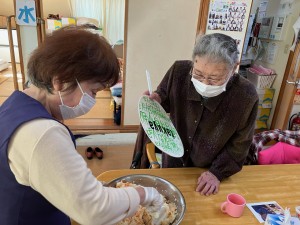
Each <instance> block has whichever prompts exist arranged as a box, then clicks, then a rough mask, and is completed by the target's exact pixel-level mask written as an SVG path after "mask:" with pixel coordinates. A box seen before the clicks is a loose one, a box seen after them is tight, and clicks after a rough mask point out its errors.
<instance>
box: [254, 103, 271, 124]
mask: <svg viewBox="0 0 300 225" xmlns="http://www.w3.org/2000/svg"><path fill="white" fill-rule="evenodd" d="M270 113H271V109H270V108H263V107H262V106H258V111H257V116H256V119H257V120H261V121H267V120H268V119H269V116H270Z"/></svg>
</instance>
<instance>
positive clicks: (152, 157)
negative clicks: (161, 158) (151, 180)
mask: <svg viewBox="0 0 300 225" xmlns="http://www.w3.org/2000/svg"><path fill="white" fill-rule="evenodd" d="M146 153H147V157H148V159H149V162H150V169H159V168H160V163H159V162H158V160H157V157H156V153H155V145H154V144H153V143H152V142H150V143H148V144H147V145H146Z"/></svg>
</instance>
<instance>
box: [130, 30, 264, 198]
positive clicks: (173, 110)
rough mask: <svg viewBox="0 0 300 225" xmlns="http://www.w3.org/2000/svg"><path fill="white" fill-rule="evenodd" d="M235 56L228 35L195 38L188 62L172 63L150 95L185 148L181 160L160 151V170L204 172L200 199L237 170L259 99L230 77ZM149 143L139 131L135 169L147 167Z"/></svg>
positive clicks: (236, 77) (246, 85) (246, 84)
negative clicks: (146, 147) (168, 120)
mask: <svg viewBox="0 0 300 225" xmlns="http://www.w3.org/2000/svg"><path fill="white" fill-rule="evenodd" d="M238 54H239V52H238V49H237V45H236V43H235V40H234V39H232V38H231V37H229V36H227V35H224V34H220V33H215V34H208V35H203V36H200V37H198V39H197V41H196V44H195V47H194V51H193V61H188V60H185V61H176V62H175V63H174V64H173V65H172V67H171V68H170V69H169V70H168V72H167V73H166V75H165V77H164V78H163V80H162V81H161V83H160V84H159V86H158V87H157V90H156V91H155V92H154V93H152V94H151V95H150V98H152V99H154V100H156V101H157V102H159V103H160V104H161V105H162V106H163V108H164V109H165V110H166V112H168V113H170V118H171V120H172V122H173V124H174V126H175V127H176V129H177V131H178V133H179V135H180V137H181V139H182V142H183V145H184V155H183V157H181V158H174V157H171V156H169V155H167V154H164V153H163V154H162V167H206V168H208V170H207V171H206V172H204V173H202V174H201V175H200V176H199V178H198V182H197V185H196V191H198V192H200V193H201V194H202V195H211V194H216V193H217V192H218V190H219V185H220V181H222V180H223V179H225V178H227V177H229V176H231V175H233V174H235V173H237V172H238V171H240V170H241V169H242V166H243V164H244V161H245V159H246V157H247V155H248V150H249V146H250V144H251V141H252V137H253V133H254V127H255V118H256V114H257V106H258V96H257V93H256V90H255V87H254V86H253V85H252V84H251V83H250V82H249V81H248V80H247V79H244V78H243V77H241V76H240V75H239V74H237V73H235V71H236V69H237V66H238V64H239V61H238ZM144 94H147V95H149V92H147V91H146V92H145V93H144ZM149 142H150V140H149V139H148V137H147V135H146V134H145V133H144V131H143V129H142V128H141V127H140V129H139V134H138V137H137V141H136V146H135V151H134V155H136V153H137V152H142V153H144V154H143V156H142V158H141V161H140V164H139V165H138V167H139V168H147V167H149V161H148V159H147V155H146V154H145V146H146V144H147V143H149Z"/></svg>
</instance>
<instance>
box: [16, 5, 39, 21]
mask: <svg viewBox="0 0 300 225" xmlns="http://www.w3.org/2000/svg"><path fill="white" fill-rule="evenodd" d="M33 10H34V8H27V6H24V9H19V11H20V15H19V16H18V19H19V20H20V19H21V18H22V16H23V14H24V13H25V18H24V19H23V21H24V22H25V23H29V17H30V18H31V19H32V21H33V22H35V18H34V17H33V16H32V14H31V11H33Z"/></svg>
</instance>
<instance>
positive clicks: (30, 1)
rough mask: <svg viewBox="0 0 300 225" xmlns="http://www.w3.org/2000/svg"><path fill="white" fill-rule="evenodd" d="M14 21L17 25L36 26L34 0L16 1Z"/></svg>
mask: <svg viewBox="0 0 300 225" xmlns="http://www.w3.org/2000/svg"><path fill="white" fill-rule="evenodd" d="M16 22H17V24H18V25H27V26H36V10H35V1H34V0H17V1H16Z"/></svg>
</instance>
